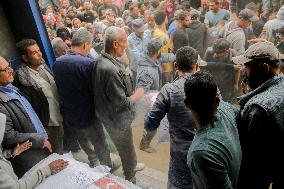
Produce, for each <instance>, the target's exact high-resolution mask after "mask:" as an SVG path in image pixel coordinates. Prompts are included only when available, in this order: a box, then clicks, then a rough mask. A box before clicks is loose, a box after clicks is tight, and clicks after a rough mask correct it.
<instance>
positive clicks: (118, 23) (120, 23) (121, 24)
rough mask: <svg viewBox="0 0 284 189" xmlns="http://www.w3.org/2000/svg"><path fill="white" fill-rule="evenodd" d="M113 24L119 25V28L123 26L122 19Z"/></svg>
mask: <svg viewBox="0 0 284 189" xmlns="http://www.w3.org/2000/svg"><path fill="white" fill-rule="evenodd" d="M115 26H116V27H119V28H123V27H124V26H125V24H124V22H123V20H120V21H118V22H117V23H116V24H115Z"/></svg>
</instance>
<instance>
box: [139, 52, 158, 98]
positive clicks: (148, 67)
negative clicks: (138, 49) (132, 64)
mask: <svg viewBox="0 0 284 189" xmlns="http://www.w3.org/2000/svg"><path fill="white" fill-rule="evenodd" d="M161 79H162V67H161V65H160V64H159V63H158V62H154V61H153V60H151V59H150V57H149V56H146V57H145V60H141V61H139V63H138V68H137V77H136V83H137V84H136V86H137V88H140V87H142V88H143V89H144V91H145V93H148V92H150V91H157V90H160V88H161V86H162V82H161Z"/></svg>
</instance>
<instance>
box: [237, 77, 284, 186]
mask: <svg viewBox="0 0 284 189" xmlns="http://www.w3.org/2000/svg"><path fill="white" fill-rule="evenodd" d="M238 100H239V103H240V106H241V117H240V122H239V124H238V128H239V133H240V142H241V146H242V151H243V158H242V165H241V170H240V176H239V184H240V188H265V185H266V186H267V187H266V188H269V184H270V183H273V186H275V187H276V186H277V185H278V184H280V183H281V184H282V185H281V186H282V187H281V186H280V187H279V188H283V185H284V174H283V168H284V162H283V159H284V155H283V153H279V150H280V149H282V148H283V146H284V140H283V138H284V76H283V75H282V74H281V75H277V76H274V77H273V78H271V79H269V80H267V81H266V82H265V83H263V84H262V85H261V86H259V87H258V88H257V89H255V90H253V91H251V92H250V93H248V94H246V95H243V96H241V97H240V98H239V99H238ZM260 166H261V169H259V167H260ZM255 170H257V171H255Z"/></svg>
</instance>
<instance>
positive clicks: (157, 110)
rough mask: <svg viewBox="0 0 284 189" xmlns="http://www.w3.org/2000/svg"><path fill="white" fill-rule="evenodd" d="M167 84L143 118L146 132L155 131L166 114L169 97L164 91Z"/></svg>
mask: <svg viewBox="0 0 284 189" xmlns="http://www.w3.org/2000/svg"><path fill="white" fill-rule="evenodd" d="M167 86H168V84H167V85H165V86H164V87H163V88H162V89H161V91H160V93H159V94H158V96H157V99H156V101H155V103H154V105H153V106H152V108H151V110H150V112H149V113H148V115H147V116H146V117H145V121H144V128H145V129H146V130H147V131H153V130H156V129H157V128H158V127H159V125H160V122H161V120H162V119H163V118H164V117H165V115H166V113H167V112H168V105H169V96H168V92H167V90H166V88H167Z"/></svg>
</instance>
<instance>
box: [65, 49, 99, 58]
mask: <svg viewBox="0 0 284 189" xmlns="http://www.w3.org/2000/svg"><path fill="white" fill-rule="evenodd" d="M67 54H69V55H81V56H83V57H88V58H91V59H94V58H93V57H92V56H91V55H89V54H88V55H87V56H85V55H83V54H81V53H79V52H76V51H72V50H69V51H68V52H67Z"/></svg>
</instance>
